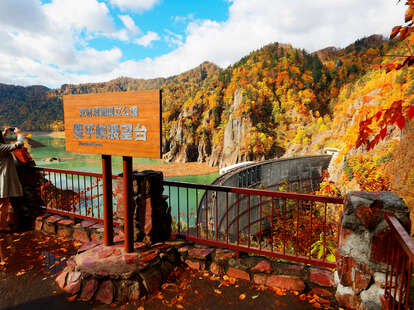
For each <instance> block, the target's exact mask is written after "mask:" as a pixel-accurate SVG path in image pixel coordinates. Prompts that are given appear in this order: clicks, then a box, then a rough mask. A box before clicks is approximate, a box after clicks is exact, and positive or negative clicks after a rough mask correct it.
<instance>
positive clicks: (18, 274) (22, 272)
mask: <svg viewBox="0 0 414 310" xmlns="http://www.w3.org/2000/svg"><path fill="white" fill-rule="evenodd" d="M25 273H26V271H24V270H23V271H19V272H17V273H16V276H17V277H20V276H21V275H23V274H25Z"/></svg>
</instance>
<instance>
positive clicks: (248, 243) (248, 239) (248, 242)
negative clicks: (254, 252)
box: [247, 195, 250, 248]
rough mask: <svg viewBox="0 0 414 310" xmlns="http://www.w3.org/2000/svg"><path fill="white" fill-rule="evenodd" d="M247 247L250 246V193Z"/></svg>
mask: <svg viewBox="0 0 414 310" xmlns="http://www.w3.org/2000/svg"><path fill="white" fill-rule="evenodd" d="M247 247H248V248H250V195H249V196H248V197H247Z"/></svg>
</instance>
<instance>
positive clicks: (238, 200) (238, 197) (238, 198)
mask: <svg viewBox="0 0 414 310" xmlns="http://www.w3.org/2000/svg"><path fill="white" fill-rule="evenodd" d="M239 214H240V195H239V194H238V193H237V245H239V244H240V231H239V221H240V219H239Z"/></svg>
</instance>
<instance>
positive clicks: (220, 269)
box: [209, 262, 224, 276]
mask: <svg viewBox="0 0 414 310" xmlns="http://www.w3.org/2000/svg"><path fill="white" fill-rule="evenodd" d="M209 269H210V271H211V272H212V273H214V274H215V275H218V276H221V275H223V274H224V268H223V267H221V266H220V265H219V264H217V263H216V262H212V263H211V264H210V268H209Z"/></svg>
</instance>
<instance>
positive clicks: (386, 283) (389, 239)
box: [384, 232, 392, 300]
mask: <svg viewBox="0 0 414 310" xmlns="http://www.w3.org/2000/svg"><path fill="white" fill-rule="evenodd" d="M387 241H388V242H387V244H389V245H390V246H392V232H390V233H389V234H388V237H387ZM391 252H392V251H387V254H386V258H385V261H386V262H387V267H386V269H385V290H384V297H385V298H386V299H387V298H388V297H389V292H388V288H389V287H391V279H392V278H391V279H390V282H389V283H388V280H389V279H388V278H389V276H390V272H391ZM387 300H388V299H387Z"/></svg>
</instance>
